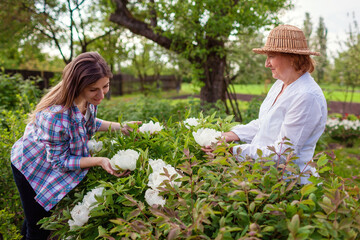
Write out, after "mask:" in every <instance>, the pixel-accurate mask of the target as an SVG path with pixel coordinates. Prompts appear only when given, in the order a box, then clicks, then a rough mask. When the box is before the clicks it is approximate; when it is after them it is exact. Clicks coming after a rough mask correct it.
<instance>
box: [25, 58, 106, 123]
mask: <svg viewBox="0 0 360 240" xmlns="http://www.w3.org/2000/svg"><path fill="white" fill-rule="evenodd" d="M103 77H108V78H111V77H112V73H111V70H110V68H109V66H108V65H107V64H106V62H105V60H104V59H103V58H102V57H101V56H100V54H99V53H97V52H86V53H81V54H80V55H78V56H77V57H76V58H75V59H74V60H72V61H71V62H70V63H69V64H68V65H66V66H65V68H64V71H63V75H62V80H61V81H60V82H59V83H58V84H57V85H56V86H54V87H53V88H52V89H50V91H49V92H48V93H47V94H46V95H45V96H44V97H43V98H42V99H41V100H40V102H39V103H38V104H37V106H36V108H35V110H34V111H33V112H32V113H31V114H30V115H29V119H28V122H29V123H30V122H35V117H36V113H38V112H40V111H43V110H44V109H46V108H48V107H50V106H53V105H61V106H63V108H62V110H61V111H65V110H67V109H69V108H70V107H71V106H72V105H73V102H74V100H75V99H76V98H77V97H78V96H79V94H80V93H81V92H82V91H83V90H84V88H85V87H87V86H89V85H91V84H93V83H95V82H96V81H98V80H99V79H101V78H103Z"/></svg>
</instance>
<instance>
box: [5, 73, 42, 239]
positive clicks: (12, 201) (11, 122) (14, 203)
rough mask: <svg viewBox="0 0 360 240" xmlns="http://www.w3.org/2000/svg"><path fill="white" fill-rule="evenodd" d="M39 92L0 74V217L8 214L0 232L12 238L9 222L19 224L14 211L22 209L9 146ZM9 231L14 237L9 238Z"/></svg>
mask: <svg viewBox="0 0 360 240" xmlns="http://www.w3.org/2000/svg"><path fill="white" fill-rule="evenodd" d="M40 93H41V91H40V90H39V89H38V88H37V87H36V86H35V84H34V82H33V81H30V80H27V81H24V80H23V79H22V78H21V77H20V75H14V76H8V75H5V74H0V106H1V107H0V127H1V132H0V139H1V141H0V166H1V167H0V189H1V191H0V198H1V199H4V201H0V209H1V212H0V220H1V218H5V217H9V218H8V219H6V222H4V221H2V220H1V221H0V222H1V223H4V225H1V229H0V230H1V231H0V234H2V235H3V237H4V238H5V239H16V237H17V235H16V231H14V228H13V225H16V226H19V225H20V222H21V220H22V214H18V212H19V211H22V208H21V203H20V199H19V194H18V191H17V188H16V186H15V182H14V180H13V176H12V170H11V166H10V154H11V147H12V146H13V144H14V143H15V142H16V141H17V140H18V139H19V138H20V137H21V136H22V135H23V133H24V130H25V126H26V123H25V121H26V119H27V113H28V112H29V111H31V110H32V109H33V108H34V106H35V105H34V104H35V102H36V101H37V100H38V97H39V96H40ZM10 213H11V214H10ZM14 213H16V214H14ZM10 216H11V218H10ZM5 223H6V225H5ZM5 226H8V227H9V228H8V229H6V228H5ZM11 234H14V235H13V237H14V238H10V237H9V236H12V235H11ZM7 237H9V238H7Z"/></svg>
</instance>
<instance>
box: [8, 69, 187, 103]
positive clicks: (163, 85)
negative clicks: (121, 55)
mask: <svg viewBox="0 0 360 240" xmlns="http://www.w3.org/2000/svg"><path fill="white" fill-rule="evenodd" d="M5 73H6V74H10V75H12V74H15V73H19V74H21V75H22V76H23V78H24V79H32V78H36V77H40V78H41V79H42V81H38V82H37V85H38V86H39V88H40V89H45V88H49V87H50V79H51V78H53V77H54V76H55V74H61V73H58V72H47V71H32V70H21V69H5ZM180 84H181V79H180V78H177V77H176V76H175V75H162V76H147V77H146V78H145V79H144V80H143V81H141V79H139V78H135V77H134V76H132V75H128V74H114V76H113V78H112V79H111V81H110V86H111V87H110V90H111V95H113V96H116V95H123V94H128V93H133V92H141V91H142V90H143V87H144V88H147V89H149V88H157V89H162V90H165V91H166V90H172V89H175V90H176V89H177V90H180Z"/></svg>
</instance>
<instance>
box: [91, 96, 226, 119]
mask: <svg viewBox="0 0 360 240" xmlns="http://www.w3.org/2000/svg"><path fill="white" fill-rule="evenodd" d="M190 109H191V112H190V115H189V116H192V117H195V116H197V115H198V114H199V113H200V112H204V114H206V115H211V114H213V113H214V112H216V115H217V116H218V117H226V113H225V109H224V107H223V104H222V103H221V102H220V101H219V102H218V103H216V105H215V106H214V105H210V104H208V105H204V106H202V105H201V103H200V100H199V99H186V100H181V101H175V100H168V99H161V98H158V97H154V96H148V97H136V98H133V99H131V100H130V101H126V102H124V101H121V100H117V99H116V98H114V99H112V100H111V101H104V102H103V103H101V105H99V111H98V117H99V118H102V119H106V120H111V121H118V120H119V116H121V120H122V121H131V120H139V121H145V120H149V119H151V118H156V119H159V120H160V121H162V122H166V121H167V120H168V119H170V118H172V120H173V121H179V120H180V119H183V118H184V115H185V114H186V112H188V111H189V110H190Z"/></svg>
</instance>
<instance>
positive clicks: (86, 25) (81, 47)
mask: <svg viewBox="0 0 360 240" xmlns="http://www.w3.org/2000/svg"><path fill="white" fill-rule="evenodd" d="M105 3H106V1H105V2H104V0H95V1H86V0H30V1H29V0H16V1H11V0H4V2H3V3H2V6H3V7H4V8H2V10H1V12H4V11H6V10H5V9H9V8H10V9H15V10H16V11H14V12H11V13H10V14H9V15H8V18H9V19H16V21H15V22H16V24H17V25H16V26H18V28H21V29H22V30H23V31H22V32H21V33H23V34H21V36H20V37H21V38H22V39H26V36H31V37H32V40H35V41H37V42H39V43H43V44H44V45H46V44H48V43H51V44H52V45H53V46H55V48H56V49H57V50H58V52H59V54H60V56H61V58H62V59H63V61H64V62H65V63H69V62H70V61H71V60H72V58H73V57H74V55H75V54H77V53H79V52H86V51H88V49H89V45H90V44H93V43H94V42H96V41H97V40H99V39H101V38H104V37H106V36H108V35H109V34H111V33H113V32H115V31H118V30H117V29H116V28H114V24H111V23H110V22H109V21H106V19H107V15H106V14H107V12H109V11H108V10H105V11H102V10H103V9H101V7H102V8H105V7H104V6H106V4H105ZM14 6H15V7H14ZM6 23H7V25H6V27H7V29H9V31H8V32H9V33H13V31H12V27H13V26H14V25H15V24H14V23H12V22H11V21H9V22H6ZM9 26H10V28H9ZM24 33H26V34H27V35H24Z"/></svg>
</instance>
